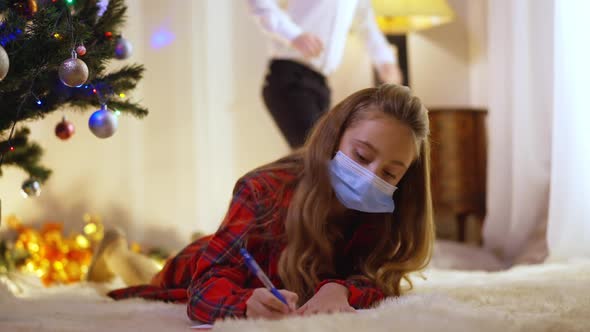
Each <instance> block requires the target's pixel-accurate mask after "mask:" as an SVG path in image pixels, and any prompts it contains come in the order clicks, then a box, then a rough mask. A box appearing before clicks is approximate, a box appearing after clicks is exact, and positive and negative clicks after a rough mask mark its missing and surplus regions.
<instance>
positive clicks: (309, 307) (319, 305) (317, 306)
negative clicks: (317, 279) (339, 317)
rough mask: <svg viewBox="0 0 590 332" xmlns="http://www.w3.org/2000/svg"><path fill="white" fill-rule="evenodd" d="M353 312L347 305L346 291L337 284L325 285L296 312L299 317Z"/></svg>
mask: <svg viewBox="0 0 590 332" xmlns="http://www.w3.org/2000/svg"><path fill="white" fill-rule="evenodd" d="M333 312H355V310H354V308H353V307H351V306H350V304H348V289H347V288H346V287H344V286H342V285H340V284H337V283H327V284H325V285H324V286H322V288H320V289H319V290H318V292H317V293H316V294H315V295H314V296H313V297H312V298H311V299H309V301H307V303H305V304H304V305H303V306H302V307H301V308H299V309H298V310H297V314H299V315H314V314H319V313H333Z"/></svg>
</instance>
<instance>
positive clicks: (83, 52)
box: [76, 45, 86, 56]
mask: <svg viewBox="0 0 590 332" xmlns="http://www.w3.org/2000/svg"><path fill="white" fill-rule="evenodd" d="M76 53H78V56H84V55H86V47H84V45H80V46H78V47H76Z"/></svg>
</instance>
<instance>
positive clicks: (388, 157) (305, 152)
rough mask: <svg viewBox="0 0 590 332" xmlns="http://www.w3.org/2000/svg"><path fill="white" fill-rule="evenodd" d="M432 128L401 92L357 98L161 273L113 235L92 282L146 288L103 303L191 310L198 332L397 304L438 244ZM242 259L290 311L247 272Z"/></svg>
mask: <svg viewBox="0 0 590 332" xmlns="http://www.w3.org/2000/svg"><path fill="white" fill-rule="evenodd" d="M428 126H429V124H428V112H427V110H426V108H424V107H423V106H422V104H421V103H420V100H419V99H418V98H416V97H414V96H412V95H411V93H410V91H409V89H408V88H406V87H402V86H396V85H382V86H381V87H379V88H370V89H364V90H361V91H359V92H356V93H354V94H352V95H351V96H349V97H348V98H346V99H345V100H343V101H342V102H341V103H340V104H338V105H336V106H335V107H334V108H333V109H332V110H330V111H329V112H327V113H326V114H325V115H324V116H323V117H322V118H321V119H320V120H319V121H318V123H317V124H316V126H315V128H314V129H313V131H312V133H311V135H310V136H309V139H308V140H307V142H306V144H305V146H304V147H303V148H302V149H300V150H298V151H295V152H294V153H292V154H291V155H289V156H287V157H285V158H283V159H280V160H278V161H276V162H273V163H271V164H268V165H265V166H262V167H260V168H258V169H255V170H253V171H251V172H250V173H248V174H246V175H245V176H244V177H242V178H241V179H240V180H239V181H238V182H237V184H236V186H235V189H234V191H233V199H232V202H231V204H230V206H229V210H228V212H227V215H226V216H225V219H224V220H223V222H222V224H221V226H220V227H219V230H218V231H217V232H216V233H215V234H214V235H211V236H207V237H203V238H201V239H198V240H196V241H195V242H193V243H191V244H190V245H188V246H187V247H186V248H184V249H183V250H182V251H181V252H180V253H179V254H177V255H176V256H175V257H173V258H171V259H170V260H168V261H167V263H166V264H165V266H164V268H163V269H162V270H161V271H159V272H158V270H157V269H156V268H155V267H154V266H152V265H150V264H149V263H148V261H147V258H145V257H140V256H138V255H137V254H133V253H131V252H130V251H129V250H128V249H127V245H126V241H125V239H124V237H122V236H121V235H118V233H116V232H111V233H110V234H109V235H108V236H105V239H104V241H103V244H102V246H101V247H100V249H99V250H98V252H97V254H96V255H95V259H94V264H93V266H92V267H91V269H90V270H89V280H99V279H101V278H103V276H102V275H104V273H107V274H109V273H111V272H114V273H115V274H119V275H120V276H121V277H123V279H124V280H125V281H126V282H127V283H128V284H129V285H133V284H141V283H144V285H136V286H133V287H129V288H125V289H119V290H114V291H112V292H110V293H109V296H111V297H112V298H114V299H117V300H118V299H125V298H130V297H143V298H147V299H155V300H164V301H181V302H187V303H188V310H187V311H188V316H189V317H190V318H191V319H194V320H198V321H201V322H205V323H212V322H213V321H215V320H216V319H218V318H223V317H248V318H256V317H262V318H280V317H283V316H286V315H291V314H315V313H321V312H335V311H354V309H360V308H367V307H370V306H372V305H374V304H375V303H376V302H377V301H379V300H381V299H383V298H384V297H386V296H397V295H400V283H401V281H402V279H406V280H407V276H408V274H409V273H411V272H413V271H416V270H421V269H423V268H424V267H425V266H426V265H427V264H428V262H429V260H430V256H431V251H432V245H433V241H434V227H433V221H432V206H431V205H432V204H431V195H430V180H429V143H428V132H429V129H428V128H429V127H428ZM394 192H395V195H394ZM394 201H395V204H394ZM241 248H246V249H247V250H248V251H249V252H250V254H251V255H252V256H253V258H254V259H255V260H256V261H257V262H258V263H259V264H260V266H261V268H262V270H263V271H264V272H265V273H266V274H267V275H268V276H269V278H270V280H271V281H272V283H273V284H274V285H275V286H276V287H277V288H280V289H281V290H280V292H281V293H282V295H283V296H284V298H285V299H287V303H288V304H284V303H282V302H281V301H279V300H278V299H277V297H275V296H273V295H272V294H271V292H270V291H269V290H267V289H266V288H264V286H263V284H262V283H261V282H260V281H259V279H258V278H256V276H255V275H253V274H252V273H251V272H250V271H249V270H248V268H247V266H246V264H245V263H244V259H243V258H242V256H241V255H240V249H241ZM408 281H409V280H408Z"/></svg>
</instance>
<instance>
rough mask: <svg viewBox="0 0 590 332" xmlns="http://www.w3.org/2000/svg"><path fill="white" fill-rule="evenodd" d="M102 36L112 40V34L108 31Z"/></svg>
mask: <svg viewBox="0 0 590 332" xmlns="http://www.w3.org/2000/svg"><path fill="white" fill-rule="evenodd" d="M104 36H105V37H107V38H108V39H112V38H113V33H112V32H110V31H107V32H105V33H104Z"/></svg>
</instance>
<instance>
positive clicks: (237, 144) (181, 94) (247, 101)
mask: <svg viewBox="0 0 590 332" xmlns="http://www.w3.org/2000/svg"><path fill="white" fill-rule="evenodd" d="M468 1H469V0H454V1H449V2H450V3H451V4H452V5H453V7H455V9H456V11H457V14H458V19H457V21H456V22H454V23H452V24H449V25H447V26H443V27H439V28H436V29H433V30H430V31H426V32H422V33H419V34H412V35H411V36H410V37H409V43H410V45H409V47H410V56H411V75H412V82H413V85H414V86H413V88H414V90H415V92H416V94H417V95H419V96H420V97H422V99H423V100H424V101H425V102H426V103H427V104H428V105H436V106H448V105H469V104H473V103H474V101H475V103H476V104H477V103H479V102H481V100H483V98H482V97H481V96H480V95H481V90H484V89H483V88H482V85H481V84H480V83H477V84H476V83H474V82H473V80H478V79H479V77H480V76H481V74H480V75H479V76H478V73H479V72H478V71H477V70H475V69H474V68H475V67H474V66H473V65H472V63H473V62H474V61H473V59H474V56H473V54H474V51H473V50H472V49H471V48H470V40H471V39H473V37H470V36H469V35H468V33H467V26H468V22H469V21H468V19H467V18H468V16H469V15H468V14H469V13H470V8H469V7H468V6H467V3H468ZM471 1H480V0H471ZM127 3H128V5H129V7H130V12H129V14H130V15H129V17H130V19H129V22H128V27H127V29H126V30H125V36H126V37H127V38H128V39H130V40H131V41H132V42H133V45H134V51H135V53H134V56H133V57H132V59H131V61H135V62H139V63H143V64H145V66H146V68H147V73H146V76H145V79H144V80H143V82H142V84H141V86H140V87H139V89H138V90H137V91H135V92H133V93H132V94H131V95H132V98H134V99H137V100H141V101H142V102H143V103H144V104H145V105H146V106H147V107H149V109H150V112H151V113H150V115H149V116H148V117H146V118H145V119H143V120H138V119H135V118H132V117H127V116H122V117H121V118H120V125H119V130H118V132H117V134H116V135H115V136H114V137H112V138H110V139H107V140H99V139H97V138H95V137H94V136H92V134H91V133H90V132H89V131H88V129H87V118H88V116H89V115H90V113H87V114H71V115H69V117H70V120H71V121H73V122H74V123H75V125H76V129H77V133H76V136H74V138H72V139H71V140H70V141H68V142H61V141H59V140H58V139H56V138H55V136H54V135H53V128H54V126H55V124H56V123H57V122H58V121H59V119H60V117H61V116H62V114H54V115H52V116H50V117H47V118H46V119H45V120H43V121H38V122H35V123H32V124H31V129H32V131H33V138H35V139H36V140H37V141H38V142H40V143H41V144H42V145H43V146H44V148H45V149H46V154H45V157H44V163H45V164H46V165H47V166H48V167H50V168H52V169H53V170H54V175H53V177H52V178H51V180H50V181H49V182H48V183H47V184H46V185H45V186H44V191H43V194H42V195H41V197H39V198H36V199H23V198H22V197H21V196H20V193H19V190H18V189H19V187H20V184H21V183H22V181H23V180H24V179H25V175H24V174H23V173H22V172H20V171H17V170H13V169H6V170H5V175H4V176H3V177H2V179H1V180H0V193H1V195H2V203H3V212H4V215H7V214H9V213H16V214H17V215H18V216H21V217H22V218H23V219H25V220H26V221H28V222H40V221H45V220H61V221H66V223H67V224H68V225H69V227H70V228H75V227H77V226H78V225H80V224H81V223H82V219H81V217H82V214H83V213H84V212H92V213H98V214H100V215H102V216H103V217H104V219H105V222H106V223H107V224H109V225H119V226H121V227H123V228H125V229H127V230H128V231H129V233H130V237H131V238H133V239H135V240H138V241H146V242H149V243H150V244H162V245H166V246H170V247H180V246H182V245H184V244H186V243H187V241H188V238H189V236H190V234H191V233H192V232H194V231H197V230H199V231H204V232H212V231H214V230H215V229H216V227H217V226H218V224H219V222H220V220H221V218H222V217H223V214H224V212H225V209H226V208H227V204H228V202H229V198H230V194H231V189H232V187H233V183H234V182H235V180H236V179H237V178H238V177H239V176H240V175H241V174H243V173H244V172H246V171H248V170H249V169H251V168H253V167H256V166H257V165H260V164H261V163H263V162H268V161H271V160H273V159H275V158H278V157H280V156H282V155H283V154H285V153H287V152H288V149H287V145H286V144H285V142H284V141H283V140H282V138H281V136H280V134H279V132H278V130H277V129H276V128H275V127H274V124H273V122H272V120H271V119H270V117H269V115H268V114H267V113H266V111H265V108H264V105H263V103H262V101H261V99H260V86H261V84H262V79H263V75H264V70H265V65H266V50H265V40H264V36H263V35H262V33H261V32H259V31H258V29H257V27H256V25H255V24H254V23H253V22H252V21H251V19H250V18H249V17H248V16H247V15H246V14H245V12H246V8H245V4H244V1H235V0H234V1H232V0H223V1H221V0H216V1H213V0H209V1H190V2H189V1H186V0H174V1H166V2H164V1H141V0H128V1H127ZM470 24H472V25H473V24H475V25H476V26H477V22H475V23H474V22H471V23H470ZM481 24H483V23H481ZM161 26H166V27H168V29H170V30H171V31H172V32H173V33H174V34H175V40H174V42H173V43H172V44H171V45H170V46H168V47H166V48H163V49H159V50H153V49H152V48H151V46H150V44H149V38H150V35H151V33H152V32H153V31H155V29H157V28H158V27H161ZM480 32H481V31H480ZM478 61H479V60H478ZM116 65H120V63H117V64H116ZM478 68H479V67H478ZM480 71H481V70H480ZM474 73H475V74H474ZM371 75H372V74H371V72H370V70H369V61H368V59H367V56H366V54H365V53H364V50H363V48H362V45H361V43H360V41H359V40H358V38H357V37H355V36H351V38H350V40H349V43H348V45H347V49H346V55H345V60H344V63H343V66H342V67H341V68H340V70H339V71H338V72H337V73H335V74H334V75H333V77H331V79H330V85H331V86H332V88H333V92H334V94H333V102H336V101H338V100H340V99H342V98H344V97H345V96H346V95H348V94H350V93H351V92H353V91H355V90H358V89H360V88H364V87H366V86H369V85H371V82H372V76H371ZM350 77H354V78H355V79H350ZM478 84H479V85H478ZM474 86H476V87H478V89H479V90H477V91H480V92H478V94H476V96H475V97H474V96H473V91H475V89H474V88H473V87H474Z"/></svg>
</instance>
